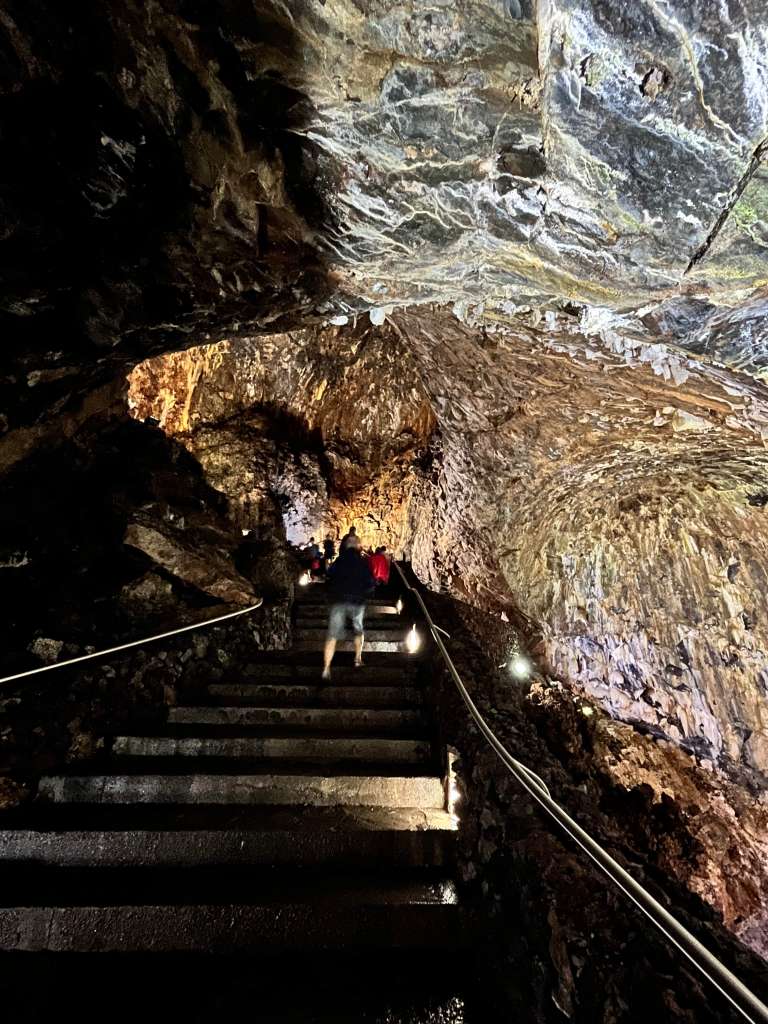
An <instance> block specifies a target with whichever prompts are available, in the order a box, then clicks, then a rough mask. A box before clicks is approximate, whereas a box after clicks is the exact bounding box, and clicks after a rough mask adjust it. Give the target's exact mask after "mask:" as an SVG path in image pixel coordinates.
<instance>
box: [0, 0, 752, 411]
mask: <svg viewBox="0 0 768 1024" xmlns="http://www.w3.org/2000/svg"><path fill="white" fill-rule="evenodd" d="M0 54H2V67H3V71H2V73H1V74H0V115H2V124H3V133H2V138H1V139H0V146H2V164H1V166H2V170H1V171H0V178H2V182H0V185H1V188H0V204H2V211H3V214H2V219H3V236H2V243H1V244H2V246H3V250H4V256H5V258H4V260H3V263H2V266H3V288H2V317H3V334H4V345H3V351H4V358H3V363H4V374H5V375H4V379H3V380H4V384H3V389H2V392H0V400H1V401H2V404H3V406H4V408H3V410H2V411H3V413H4V415H5V416H6V418H7V419H8V422H9V424H10V425H16V424H18V423H21V422H30V421H31V420H33V419H34V418H36V417H37V416H38V415H39V413H40V411H41V410H43V409H49V408H50V407H51V405H53V404H54V403H58V404H60V405H62V404H66V402H67V401H68V400H69V399H70V397H71V396H72V395H73V394H76V393H77V392H78V390H79V389H81V388H82V387H83V386H84V384H90V383H93V382H94V381H96V380H106V379H108V377H109V376H110V375H111V374H113V373H114V370H115V369H116V367H118V366H119V365H120V364H121V363H122V364H124V363H126V362H130V361H131V360H135V359H136V358H138V357H141V356H143V355H147V354H151V353H152V352H156V351H161V350H163V349H168V348H173V347H179V346H183V345H189V344H199V343H202V342H204V341H206V340H218V338H220V337H221V336H222V335H225V336H232V335H235V334H238V333H240V332H243V331H245V332H253V331H254V330H268V329H270V328H271V329H275V328H281V327H285V326H291V325H292V326H296V325H300V324H301V323H306V322H308V321H311V320H317V319H322V318H329V317H343V316H345V315H347V316H348V315H350V314H351V313H354V312H355V311H360V310H366V309H369V308H372V309H375V310H377V312H376V313H375V314H374V315H375V316H376V317H380V316H382V315H383V313H381V312H380V311H381V310H385V311H386V310H388V309H389V308H390V307H395V306H402V305H405V304H413V303H423V302H438V303H440V304H451V305H452V306H453V307H454V308H455V309H456V311H457V313H458V315H459V316H461V317H466V316H470V317H471V316H477V315H480V314H482V313H485V312H487V313H490V315H492V316H497V317H498V316H501V317H504V316H508V315H510V314H511V313H514V311H515V310H516V309H518V308H519V307H520V306H535V307H541V308H551V309H553V310H555V311H557V310H559V309H562V308H563V307H564V306H566V305H568V304H579V305H582V306H584V307H585V308H586V307H598V308H606V309H611V310H614V311H616V310H619V311H622V312H627V311H630V310H633V311H638V310H640V311H641V313H642V315H643V317H644V318H645V330H646V331H647V332H648V333H650V334H651V335H652V336H653V337H654V338H656V339H660V340H663V341H669V342H673V343H674V344H676V345H679V346H682V347H683V348H687V349H689V350H690V351H693V352H696V353H701V352H703V353H706V354H708V355H710V356H713V357H716V358H718V359H720V360H722V361H724V362H726V363H729V364H733V365H739V366H747V367H749V368H751V369H753V370H755V371H759V370H760V369H761V367H762V366H763V365H764V363H765V358H766V345H767V342H766V329H765V319H766V318H765V301H766V299H765V296H764V294H763V292H764V289H765V286H766V283H767V280H768V278H767V273H766V267H767V264H766V222H767V221H768V218H766V189H767V188H768V185H767V184H766V175H767V174H768V171H767V170H766V167H765V160H764V158H765V147H764V142H765V139H766V136H768V121H767V119H768V19H767V18H766V14H765V10H764V4H763V2H762V0H708V2H705V3H695V4H694V3H689V2H687V0H674V2H660V0H658V2H657V0H616V2H614V0H611V2H607V0H542V2H540V3H539V4H537V5H536V6H535V8H534V6H533V5H532V4H531V3H530V2H529V0H435V2H433V3H430V4H424V3H418V2H416V3H414V2H391V0H387V2H381V0H290V2H288V3H269V2H266V0H218V2H216V3H213V4H203V3H200V2H196V0H150V2H144V0H141V2H139V0H126V2H124V3H121V4H119V5H96V6H93V5H85V6H82V5H79V6H77V7H76V8H72V7H71V5H70V6H65V7H62V6H61V5H58V4H55V3H53V2H51V0H6V2H5V3H4V4H3V10H2V18H1V19H0ZM20 391H21V392H22V393H21V394H20V393H19V392H20ZM3 396H4V397H3Z"/></svg>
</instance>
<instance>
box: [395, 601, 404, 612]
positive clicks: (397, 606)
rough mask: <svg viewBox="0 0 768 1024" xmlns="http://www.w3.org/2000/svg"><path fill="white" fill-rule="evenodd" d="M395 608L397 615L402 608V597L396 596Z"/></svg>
mask: <svg viewBox="0 0 768 1024" xmlns="http://www.w3.org/2000/svg"><path fill="white" fill-rule="evenodd" d="M395 608H396V609H397V614H398V615H399V614H400V612H401V611H402V610H403V599H402V597H398V599H397V602H396V604H395Z"/></svg>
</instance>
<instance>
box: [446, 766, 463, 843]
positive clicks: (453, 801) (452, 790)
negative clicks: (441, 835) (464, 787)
mask: <svg viewBox="0 0 768 1024" xmlns="http://www.w3.org/2000/svg"><path fill="white" fill-rule="evenodd" d="M457 758H458V755H457V753H456V751H455V750H453V749H451V748H450V747H449V749H448V776H447V780H446V781H447V786H446V809H447V811H448V813H449V814H450V816H451V818H452V819H453V824H454V826H456V825H457V824H458V822H459V814H458V805H459V803H460V802H461V791H460V790H459V786H458V781H457V779H456V760H457Z"/></svg>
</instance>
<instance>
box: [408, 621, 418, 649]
mask: <svg viewBox="0 0 768 1024" xmlns="http://www.w3.org/2000/svg"><path fill="white" fill-rule="evenodd" d="M420 647H421V637H420V636H419V631H418V630H417V629H416V623H414V624H413V625H412V626H411V628H410V629H409V630H408V636H407V637H406V638H405V648H406V650H407V651H408V653H409V654H416V652H417V651H418V649H419V648H420Z"/></svg>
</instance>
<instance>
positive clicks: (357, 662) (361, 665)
mask: <svg viewBox="0 0 768 1024" xmlns="http://www.w3.org/2000/svg"><path fill="white" fill-rule="evenodd" d="M362 667H363V663H362V661H356V662H355V668H362Z"/></svg>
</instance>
